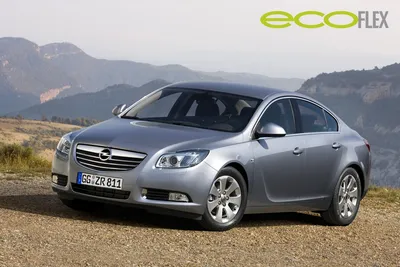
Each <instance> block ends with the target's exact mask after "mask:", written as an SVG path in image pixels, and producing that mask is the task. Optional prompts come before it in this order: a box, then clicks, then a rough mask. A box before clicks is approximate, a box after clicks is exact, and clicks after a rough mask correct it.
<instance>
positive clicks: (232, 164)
mask: <svg viewBox="0 0 400 267" xmlns="http://www.w3.org/2000/svg"><path fill="white" fill-rule="evenodd" d="M226 167H232V168H234V169H236V170H237V171H238V172H240V174H241V175H242V176H243V178H244V180H245V182H246V186H247V192H249V176H248V174H247V171H246V169H245V168H244V166H243V165H242V164H241V163H239V162H237V161H233V162H229V163H227V164H226V165H224V167H223V168H226Z"/></svg>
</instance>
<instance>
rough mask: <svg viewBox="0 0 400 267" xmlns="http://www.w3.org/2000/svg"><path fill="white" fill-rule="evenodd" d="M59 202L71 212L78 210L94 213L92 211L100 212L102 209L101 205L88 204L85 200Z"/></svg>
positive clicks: (63, 200)
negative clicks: (71, 210)
mask: <svg viewBox="0 0 400 267" xmlns="http://www.w3.org/2000/svg"><path fill="white" fill-rule="evenodd" d="M60 200H61V202H62V203H63V204H64V205H65V206H67V207H68V208H71V209H73V210H78V211H85V212H94V211H98V210H100V209H101V208H102V207H103V204H102V203H97V202H90V201H85V200H80V199H63V198H60Z"/></svg>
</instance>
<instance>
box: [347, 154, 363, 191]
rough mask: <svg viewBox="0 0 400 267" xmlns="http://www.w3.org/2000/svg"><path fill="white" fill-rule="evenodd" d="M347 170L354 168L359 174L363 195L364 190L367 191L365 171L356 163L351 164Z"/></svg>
mask: <svg viewBox="0 0 400 267" xmlns="http://www.w3.org/2000/svg"><path fill="white" fill-rule="evenodd" d="M347 168H352V169H354V170H355V171H356V172H357V174H358V177H359V178H360V182H361V194H363V192H364V189H365V175H364V171H363V169H362V168H361V166H360V165H359V164H358V163H355V162H353V163H350V164H349V165H348V166H347V167H346V169H347Z"/></svg>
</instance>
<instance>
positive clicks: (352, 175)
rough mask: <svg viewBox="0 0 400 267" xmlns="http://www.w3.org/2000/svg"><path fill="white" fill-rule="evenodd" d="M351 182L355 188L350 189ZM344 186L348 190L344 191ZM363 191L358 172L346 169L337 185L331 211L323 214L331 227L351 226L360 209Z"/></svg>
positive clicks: (330, 207)
mask: <svg viewBox="0 0 400 267" xmlns="http://www.w3.org/2000/svg"><path fill="white" fill-rule="evenodd" d="M350 181H352V184H354V186H355V187H353V186H351V185H350V188H348V187H349V183H350ZM344 185H346V187H347V188H346V189H344ZM354 188H355V190H356V191H354ZM352 189H353V190H352ZM361 191H362V188H361V181H360V177H359V176H358V173H357V172H356V170H354V169H353V168H347V169H345V170H344V171H343V173H342V174H341V175H340V179H339V181H338V183H337V184H336V187H335V191H334V192H333V197H332V202H331V204H330V206H329V209H328V210H326V211H324V212H322V213H321V216H322V218H323V219H324V220H325V221H326V222H327V223H328V224H330V225H336V226H346V225H349V224H351V223H352V222H353V220H354V219H355V218H356V216H357V213H358V209H359V207H360V201H361ZM350 203H351V204H350Z"/></svg>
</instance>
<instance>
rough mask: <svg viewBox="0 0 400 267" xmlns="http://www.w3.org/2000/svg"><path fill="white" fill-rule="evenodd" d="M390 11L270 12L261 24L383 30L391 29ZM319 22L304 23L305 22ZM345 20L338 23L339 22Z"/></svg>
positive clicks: (279, 27) (262, 17)
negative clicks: (293, 13) (388, 20)
mask: <svg viewBox="0 0 400 267" xmlns="http://www.w3.org/2000/svg"><path fill="white" fill-rule="evenodd" d="M388 14H389V11H358V12H357V13H353V12H350V11H345V10H339V11H333V12H330V13H327V14H325V13H323V12H320V11H315V10H309V11H304V12H300V13H298V14H296V15H292V14H290V13H288V12H286V11H270V12H267V13H265V14H264V15H262V16H261V19H260V21H261V23H262V24H264V25H265V26H267V27H269V28H275V29H282V28H287V27H290V26H292V24H293V23H294V24H296V25H297V26H299V27H302V28H307V29H316V28H321V27H324V26H328V27H331V28H336V29H347V28H352V27H357V26H358V28H360V29H361V28H366V29H382V28H389V25H388V23H387V17H388ZM307 19H308V20H310V19H312V20H313V21H314V20H316V19H317V22H313V23H311V24H310V22H304V20H307ZM338 19H341V20H345V22H344V23H343V22H340V23H338V22H337V20H338Z"/></svg>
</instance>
